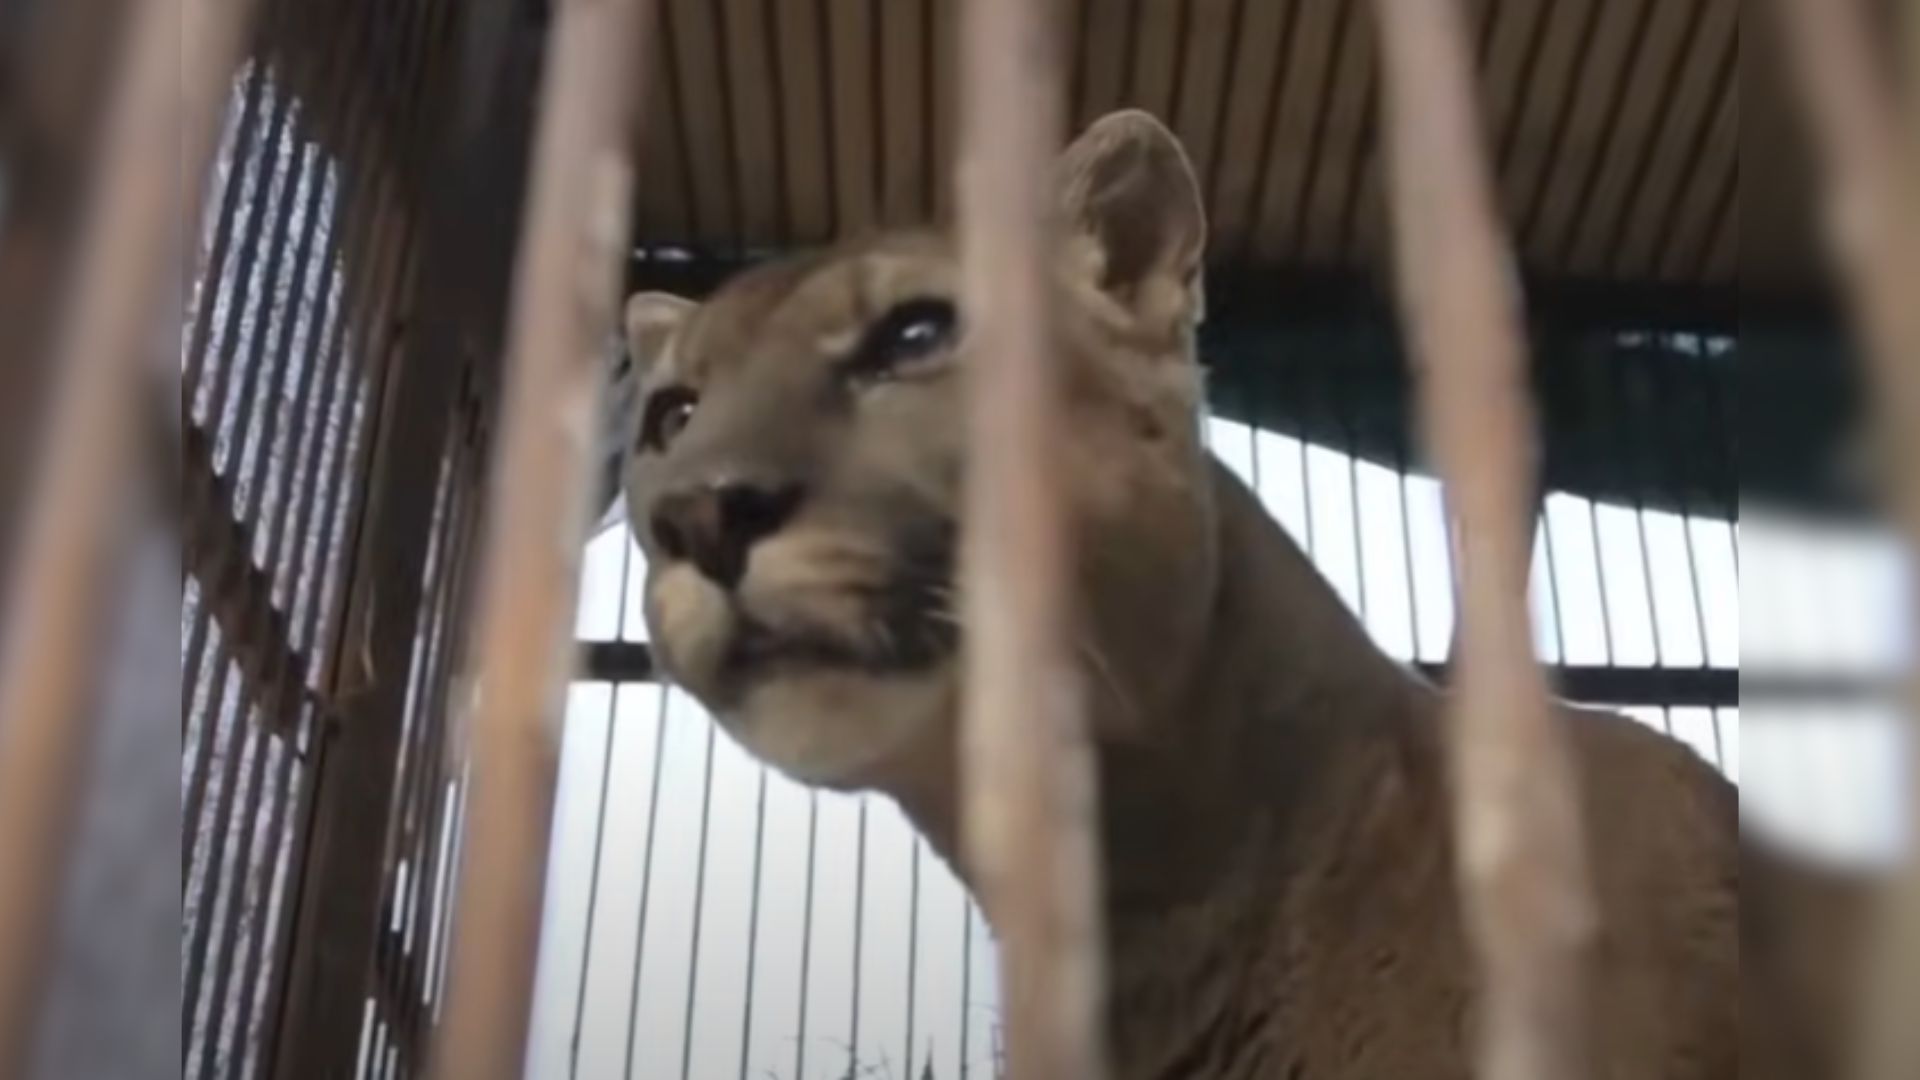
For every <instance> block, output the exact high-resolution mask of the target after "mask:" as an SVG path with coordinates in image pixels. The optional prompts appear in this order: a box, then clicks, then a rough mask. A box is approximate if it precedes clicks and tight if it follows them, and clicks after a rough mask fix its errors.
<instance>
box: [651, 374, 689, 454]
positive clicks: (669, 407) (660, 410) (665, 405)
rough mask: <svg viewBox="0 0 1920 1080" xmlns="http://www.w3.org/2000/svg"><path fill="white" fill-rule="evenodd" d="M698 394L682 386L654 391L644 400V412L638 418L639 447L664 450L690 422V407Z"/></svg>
mask: <svg viewBox="0 0 1920 1080" xmlns="http://www.w3.org/2000/svg"><path fill="white" fill-rule="evenodd" d="M699 403H700V395H698V394H696V393H694V392H693V391H691V390H689V389H687V388H686V387H684V386H668V387H663V388H661V389H659V390H656V391H654V393H653V396H652V397H650V398H648V399H647V411H646V414H645V415H644V416H642V417H641V419H640V445H641V446H643V447H646V448H647V449H649V450H654V451H656V452H658V451H664V450H665V449H666V448H667V444H668V443H670V442H672V441H673V437H674V436H675V435H678V434H680V429H681V428H684V427H686V426H687V421H689V420H691V419H693V408H694V406H695V405H698V404H699Z"/></svg>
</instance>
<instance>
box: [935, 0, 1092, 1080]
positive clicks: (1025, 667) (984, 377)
mask: <svg viewBox="0 0 1920 1080" xmlns="http://www.w3.org/2000/svg"><path fill="white" fill-rule="evenodd" d="M1052 18H1053V12H1052V8H1051V5H1046V4H1034V3H1031V2H1029V0H972V2H971V3H969V4H968V5H967V7H966V9H965V11H964V12H963V14H962V25H961V42H960V44H961V66H960V71H961V77H962V83H963V90H962V99H961V129H960V137H961V142H960V152H959V156H958V162H959V170H960V172H959V191H958V199H959V202H958V209H959V224H960V250H961V286H962V295H963V297H964V307H965V309H966V311H967V318H968V324H969V329H968V337H969V338H970V342H969V344H968V348H967V352H968V362H969V364H971V365H972V366H971V367H969V368H968V371H967V374H968V381H967V395H968V426H969V440H968V442H969V445H970V446H971V448H972V449H971V459H970V460H969V462H968V473H967V475H968V493H967V504H966V513H967V523H968V524H967V529H966V534H965V537H964V539H963V554H962V560H963V575H964V576H963V580H964V604H965V620H966V626H967V649H966V671H965V678H966V683H965V691H964V700H965V703H966V704H965V716H964V719H963V723H962V736H961V753H962V757H961V761H962V774H963V775H964V777H965V783H966V789H965V809H964V813H963V816H962V827H963V839H964V850H965V852H966V858H967V865H968V868H969V871H970V873H971V874H972V875H973V876H974V879H975V882H976V887H977V889H978V891H979V892H980V895H981V899H982V902H983V905H984V906H985V908H986V910H987V911H988V912H989V913H991V917H992V920H993V924H994V928H995V931H996V932H997V934H998V935H999V939H1000V942H1001V944H1002V957H1003V960H1002V965H1001V979H1002V983H1003V992H1002V998H1001V1000H1002V1001H1003V1002H1004V1003H1005V1007H1006V1017H1007V1041H1008V1051H1009V1064H1010V1066H1011V1069H1010V1071H1009V1073H1008V1074H1007V1075H1009V1076H1011V1077H1013V1078H1015V1080H1042V1078H1053V1077H1075V1078H1094V1077H1099V1076H1103V1075H1105V1073H1106V1068H1105V1053H1106V1051H1105V1044H1104V1037H1103V1032H1102V1023H1101V1019H1102V1015H1103V1011H1104V979H1105V972H1104V963H1105V962H1104V957H1103V955H1102V942H1103V940H1104V936H1103V933H1102V930H1101V921H1100V910H1099V895H1098V887H1097V882H1098V879H1099V872H1100V871H1099V850H1098V838H1097V835H1096V833H1095V831H1094V830H1095V822H1096V813H1095V799H1096V798H1097V795H1096V792H1095V790H1094V773H1093V762H1092V755H1091V750H1090V748H1089V746H1088V743H1087V734H1086V731H1085V729H1084V724H1085V717H1084V712H1083V708H1084V702H1083V700H1082V695H1081V688H1080V686H1079V683H1078V671H1077V666H1076V662H1075V660H1074V658H1073V656H1072V655H1071V652H1070V650H1069V649H1067V647H1066V640H1067V639H1066V632H1067V620H1068V618H1069V616H1068V604H1069V602H1070V599H1069V596H1068V594H1067V589H1068V582H1069V580H1070V567H1069V565H1068V560H1069V559H1070V558H1071V554H1070V552H1069V551H1068V549H1067V545H1066V536H1065V529H1066V521H1065V520H1064V517H1063V514H1062V512H1061V509H1060V507H1061V505H1062V502H1063V499H1062V495H1063V494H1064V493H1063V492H1062V491H1061V489H1060V481H1059V478H1058V477H1059V472H1060V469H1059V463H1060V459H1061V457H1062V454H1063V446H1062V444H1061V439H1062V436H1061V434H1060V431H1061V425H1060V424H1058V423H1057V422H1056V421H1055V416H1056V415H1057V414H1058V412H1059V404H1058V399H1059V397H1060V390H1059V388H1058V386H1057V385H1056V383H1057V382H1058V374H1057V372H1056V370H1055V368H1054V366H1053V364H1052V363H1051V362H1050V360H1051V355H1050V354H1051V351H1052V347H1053V327H1052V325H1051V322H1050V320H1049V317H1048V315H1049V305H1050V297H1051V295H1052V289H1051V286H1052V265H1051V259H1052V247H1051V244H1050V243H1049V238H1050V236H1051V235H1052V232H1053V230H1054V228H1055V226H1056V222H1055V207H1054V204H1053V195H1052V185H1051V183H1050V182H1049V178H1050V174H1051V171H1052V163H1053V156H1054V154H1055V152H1056V151H1057V149H1058V146H1059V140H1060V128H1061V123H1062V113H1061V110H1062V103H1061V91H1060V86H1059V82H1058V72H1057V71H1055V61H1056V55H1055V52H1054V49H1053V29H1054V28H1053V26H1052V25H1051V20H1052Z"/></svg>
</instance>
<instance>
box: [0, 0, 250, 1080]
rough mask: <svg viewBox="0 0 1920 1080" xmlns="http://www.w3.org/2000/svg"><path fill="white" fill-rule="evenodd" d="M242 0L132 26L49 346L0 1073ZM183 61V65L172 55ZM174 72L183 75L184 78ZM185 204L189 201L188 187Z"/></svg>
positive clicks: (242, 20) (16, 641)
mask: <svg viewBox="0 0 1920 1080" xmlns="http://www.w3.org/2000/svg"><path fill="white" fill-rule="evenodd" d="M250 10H251V4H250V3H248V2H247V0H231V2H227V3H212V2H209V0H189V2H187V3H185V4H182V3H181V2H180V0H152V2H150V3H147V4H143V5H141V6H140V8H139V11H138V15H137V17H135V18H133V19H131V20H129V22H128V24H127V34H128V37H127V39H126V41H127V51H126V54H125V60H126V67H125V68H124V69H123V72H122V75H121V82H120V83H119V85H118V87H117V88H116V91H115V96H114V99H113V102H112V105H111V112H110V114H109V119H108V123H107V126H106V128H105V129H104V131H103V135H104V138H105V142H104V143H103V144H102V149H101V155H102V156H101V158H100V162H99V164H100V168H99V169H98V171H97V175H98V177H99V185H100V186H99V187H98V188H97V190H95V191H94V192H93V193H92V195H91V196H90V205H89V211H88V213H87V216H86V219H85V221H86V224H85V226H84V232H83V235H82V239H81V246H80V248H79V256H78V261H77V263H76V271H77V273H76V278H75V282H76V288H75V291H74V293H73V295H72V296H71V297H70V298H69V303H70V305H71V306H70V307H68V308H66V309H65V310H64V311H63V313H62V316H61V318H62V322H61V324H60V327H59V329H58V331H57V332H56V336H55V337H54V339H53V346H52V352H51V353H50V360H51V363H52V367H51V370H52V371H54V372H57V373H58V375H59V383H58V385H57V387H56V391H55V397H54V398H53V401H52V410H51V412H50V414H49V420H50V424H49V427H48V430H47V435H46V438H45V440H44V443H43V445H42V446H41V447H40V448H39V453H40V457H39V461H40V464H41V472H40V475H39V476H38V477H37V478H36V481H37V487H36V488H35V490H34V491H33V494H32V500H33V501H32V502H31V503H30V507H31V512H30V513H29V515H28V517H27V519H26V532H25V534H24V536H23V538H22V540H23V542H22V546H21V548H20V550H19V552H18V555H17V560H18V562H17V565H16V566H14V567H13V568H11V569H12V571H13V573H14V577H13V581H14V583H15V584H14V588H13V589H12V590H11V592H10V595H11V598H12V599H11V603H10V605H9V608H8V610H7V612H6V616H5V620H6V621H5V627H4V631H0V881H5V882H7V883H8V886H7V888H5V889H0V1072H7V1071H9V1070H10V1068H12V1067H13V1066H16V1065H18V1064H19V1063H20V1062H21V1061H22V1060H23V1056H24V1052H25V1044H26V1041H27V1039H28V1038H29V1031H30V1028H31V1017H32V1016H33V1015H34V1010H35V1001H36V999H37V997H38V994H37V993H36V990H35V987H36V984H37V983H38V981H39V975H40V970H39V969H40V965H41V963H42V961H43V954H44V945H45V943H46V942H47V941H48V940H49V939H50V937H51V935H50V934H49V933H48V932H47V921H48V919H49V917H50V915H51V913H52V903H53V897H54V891H55V889H56V888H57V887H58V884H59V882H60V881H61V880H63V878H62V874H61V867H62V866H64V865H65V860H64V858H63V855H64V853H65V851H66V849H67V843H66V840H65V837H66V834H67V829H68V826H69V824H70V823H71V819H72V814H71V810H72V806H73V799H74V796H75V792H76V788H77V786H78V785H77V782H76V780H77V776H78V772H79V768H80V763H81V762H82V761H83V760H84V758H85V756H86V752H87V745H88V739H89V735H90V724H89V722H88V720H87V719H86V713H87V706H86V701H87V694H86V690H85V687H86V685H87V684H88V682H89V681H90V680H89V672H88V670H87V667H86V664H85V658H86V657H87V656H88V655H89V654H90V653H91V652H92V649H91V647H90V646H91V644H92V643H93V641H94V639H95V637H96V636H97V634H98V632H99V629H100V626H99V622H100V614H101V611H100V609H101V606H102V600H103V584H104V582H105V581H106V580H107V579H108V578H109V577H110V575H109V573H108V567H109V565H110V564H111V562H112V561H113V558H114V551H115V548H114V544H113V542H112V540H111V537H112V536H113V535H114V534H116V533H117V532H119V529H118V528H117V525H116V523H115V516H116V513H117V508H118V507H119V506H120V505H121V504H122V502H123V501H124V500H123V499H122V498H121V495H122V492H123V487H124V485H123V483H121V481H123V480H124V479H125V478H126V476H127V474H128V473H130V472H131V471H132V470H131V469H130V468H129V466H128V462H129V457H130V452H131V450H132V448H133V447H132V431H133V429H134V427H135V425H134V422H133V421H134V403H135V397H134V395H135V392H136V389H137V387H138V386H139V385H140V378H139V377H140V373H141V370H142V365H143V364H144V363H145V362H147V360H148V358H149V353H148V352H147V347H148V345H149V343H150V341H151V338H150V335H151V333H152V329H153V327H154V325H155V321H154V320H156V319H157V318H158V317H159V316H160V313H161V297H162V296H163V295H164V294H166V293H167V292H169V286H168V274H169V273H170V272H171V271H172V270H173V269H174V268H175V266H176V265H177V264H176V263H175V261H174V259H175V256H176V254H177V251H178V245H179V243H180V239H181V222H182V221H183V220H187V219H186V218H185V217H183V215H182V213H181V204H180V203H179V202H178V201H176V195H175V193H174V192H172V191H171V190H170V188H169V186H168V185H164V184H156V183H155V182H154V177H157V176H168V175H181V174H182V172H181V170H182V167H183V166H184V175H186V176H191V177H198V176H203V175H204V174H205V166H206V162H207V158H208V156H209V155H210V154H211V152H212V149H213V146H212V143H213V137H214V131H215V123H216V118H217V115H218V112H219V104H220V102H221V100H222V93H221V92H222V91H223V90H224V89H225V88H226V87H227V86H228V84H229V76H230V73H231V71H232V65H233V59H234V55H235V53H236V52H237V50H238V46H239V43H240V40H241V38H242V36H243V34H244V32H245V27H246V24H247V22H248V19H247V16H248V15H249V13H250ZM183 47H184V53H183ZM183 59H184V67H183ZM186 186H187V187H189V188H193V189H195V194H194V195H193V196H192V201H196V202H197V201H198V198H199V196H198V193H197V188H198V185H193V184H189V185H186Z"/></svg>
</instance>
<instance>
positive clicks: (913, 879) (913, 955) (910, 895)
mask: <svg viewBox="0 0 1920 1080" xmlns="http://www.w3.org/2000/svg"><path fill="white" fill-rule="evenodd" d="M907 843H908V844H909V845H910V846H909V848H908V851H909V855H908V858H909V859H910V860H912V861H911V863H910V864H909V870H908V873H909V875H910V877H909V882H910V884H909V886H908V892H907V1055H906V1057H904V1058H902V1059H901V1060H903V1061H904V1062H906V1070H907V1078H908V1080H912V1077H913V1019H914V1017H913V1007H914V1005H915V1004H916V1002H917V999H918V990H919V982H920V838H919V837H918V836H915V837H912V838H911V839H909V840H908V841H907Z"/></svg>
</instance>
